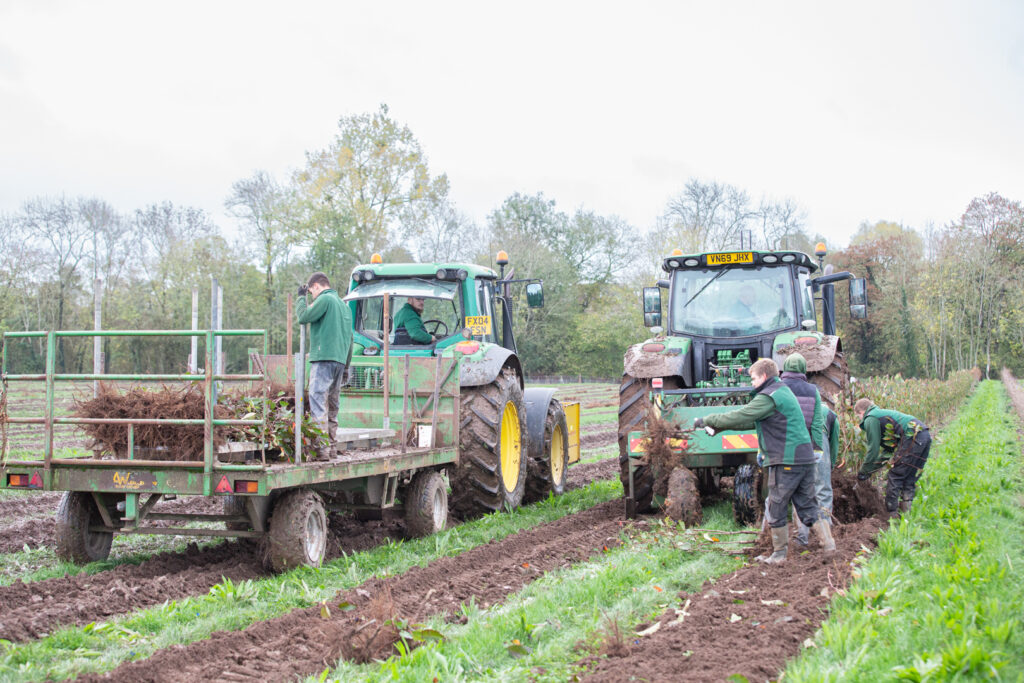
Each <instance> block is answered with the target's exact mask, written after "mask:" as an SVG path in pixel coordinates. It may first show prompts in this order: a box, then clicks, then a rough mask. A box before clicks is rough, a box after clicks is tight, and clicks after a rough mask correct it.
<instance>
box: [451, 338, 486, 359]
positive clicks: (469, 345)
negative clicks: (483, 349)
mask: <svg viewBox="0 0 1024 683" xmlns="http://www.w3.org/2000/svg"><path fill="white" fill-rule="evenodd" d="M455 348H456V349H458V350H459V351H461V352H462V353H464V354H466V355H467V356H469V355H471V354H474V353H476V352H477V351H479V350H480V342H478V341H461V342H459V343H458V344H456V345H455Z"/></svg>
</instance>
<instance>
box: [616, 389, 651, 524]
mask: <svg viewBox="0 0 1024 683" xmlns="http://www.w3.org/2000/svg"><path fill="white" fill-rule="evenodd" d="M650 390H651V381H650V380H649V379H640V378H637V377H633V376H632V375H623V376H622V383H621V384H620V385H619V480H620V481H621V482H622V495H623V496H628V495H629V433H630V432H637V431H643V430H644V428H645V427H646V426H647V404H648V401H647V393H648V392H649V391H650ZM640 463H641V461H639V460H637V461H636V462H634V463H633V497H634V498H635V499H636V511H637V512H650V511H651V501H652V499H653V497H654V473H653V472H652V471H651V467H650V465H649V464H640Z"/></svg>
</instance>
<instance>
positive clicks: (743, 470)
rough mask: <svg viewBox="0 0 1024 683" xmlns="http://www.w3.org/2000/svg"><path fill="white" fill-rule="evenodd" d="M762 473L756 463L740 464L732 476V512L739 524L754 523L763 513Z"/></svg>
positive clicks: (749, 524) (751, 524) (747, 524)
mask: <svg viewBox="0 0 1024 683" xmlns="http://www.w3.org/2000/svg"><path fill="white" fill-rule="evenodd" d="M763 479H764V475H763V473H762V470H761V468H760V467H757V466H756V465H740V466H739V468H738V469H737V470H736V476H735V477H733V485H732V514H733V517H735V518H736V523H737V524H739V525H740V526H753V525H756V524H757V522H758V520H759V519H761V515H762V514H763V513H764V492H763V490H762V484H763Z"/></svg>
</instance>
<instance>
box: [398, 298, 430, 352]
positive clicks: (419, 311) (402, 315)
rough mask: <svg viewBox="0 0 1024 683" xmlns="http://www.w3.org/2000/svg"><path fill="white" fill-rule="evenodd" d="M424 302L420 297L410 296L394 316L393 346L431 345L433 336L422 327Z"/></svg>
mask: <svg viewBox="0 0 1024 683" xmlns="http://www.w3.org/2000/svg"><path fill="white" fill-rule="evenodd" d="M425 303H426V302H424V301H423V298H422V297H416V296H411V297H409V300H408V301H407V302H406V304H405V305H404V306H402V307H401V308H399V309H398V313H397V314H395V342H394V343H395V346H407V345H409V344H433V343H434V342H435V341H436V339H435V338H434V335H432V334H430V333H429V332H427V330H426V328H424V327H423V319H422V318H420V316H421V315H423V306H424V305H425Z"/></svg>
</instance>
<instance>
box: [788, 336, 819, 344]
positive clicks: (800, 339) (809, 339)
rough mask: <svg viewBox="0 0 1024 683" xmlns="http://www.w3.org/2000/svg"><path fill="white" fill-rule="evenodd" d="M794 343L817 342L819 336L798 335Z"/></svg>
mask: <svg viewBox="0 0 1024 683" xmlns="http://www.w3.org/2000/svg"><path fill="white" fill-rule="evenodd" d="M793 343H794V344H817V343H818V338H817V337H797V338H796V339H794V340H793Z"/></svg>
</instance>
